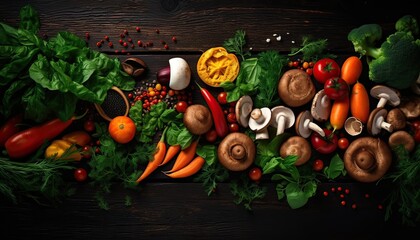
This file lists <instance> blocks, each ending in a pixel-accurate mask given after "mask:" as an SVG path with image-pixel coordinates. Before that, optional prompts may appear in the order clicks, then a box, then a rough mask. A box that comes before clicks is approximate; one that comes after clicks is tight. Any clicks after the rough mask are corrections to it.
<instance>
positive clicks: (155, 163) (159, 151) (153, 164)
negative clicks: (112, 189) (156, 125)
mask: <svg viewBox="0 0 420 240" xmlns="http://www.w3.org/2000/svg"><path fill="white" fill-rule="evenodd" d="M164 136H165V134H162V137H161V138H160V140H159V142H158V143H157V145H156V151H155V153H154V154H153V158H152V159H151V160H150V161H149V162H148V164H147V166H146V168H145V169H144V171H143V173H142V174H141V175H140V177H139V178H138V179H137V180H136V182H137V183H139V182H141V181H143V180H144V179H145V178H147V177H148V176H149V175H150V174H151V173H152V172H154V171H155V170H156V169H157V168H158V167H159V165H160V164H161V163H162V161H163V159H164V158H165V154H166V143H165V141H164Z"/></svg>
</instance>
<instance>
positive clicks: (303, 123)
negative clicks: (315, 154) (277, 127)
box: [295, 110, 325, 138]
mask: <svg viewBox="0 0 420 240" xmlns="http://www.w3.org/2000/svg"><path fill="white" fill-rule="evenodd" d="M295 128H296V133H297V134H298V135H299V136H301V137H304V138H308V137H309V136H310V135H311V133H312V131H315V132H317V133H319V135H320V136H322V137H325V132H324V130H322V128H321V127H320V126H318V125H317V124H316V123H314V122H313V118H312V115H311V113H310V112H309V111H308V110H305V111H303V112H301V113H300V114H299V115H298V117H297V119H296V125H295Z"/></svg>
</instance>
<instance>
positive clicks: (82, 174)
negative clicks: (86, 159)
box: [73, 168, 88, 182]
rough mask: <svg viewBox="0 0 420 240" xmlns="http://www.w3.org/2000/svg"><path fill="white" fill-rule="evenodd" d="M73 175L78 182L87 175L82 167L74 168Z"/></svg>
mask: <svg viewBox="0 0 420 240" xmlns="http://www.w3.org/2000/svg"><path fill="white" fill-rule="evenodd" d="M73 175H74V179H76V181H78V182H84V181H86V179H87V177H88V174H87V171H86V169H84V168H76V169H75V170H74V174H73Z"/></svg>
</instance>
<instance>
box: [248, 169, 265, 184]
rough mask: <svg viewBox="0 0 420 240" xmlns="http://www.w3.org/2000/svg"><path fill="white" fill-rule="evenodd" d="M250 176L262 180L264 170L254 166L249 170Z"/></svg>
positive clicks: (254, 179)
mask: <svg viewBox="0 0 420 240" xmlns="http://www.w3.org/2000/svg"><path fill="white" fill-rule="evenodd" d="M248 176H249V178H250V179H251V180H252V181H255V182H258V181H260V180H261V177H262V171H261V168H259V167H253V168H251V169H250V170H249V172H248Z"/></svg>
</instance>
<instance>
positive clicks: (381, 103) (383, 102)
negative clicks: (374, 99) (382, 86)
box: [376, 94, 388, 108]
mask: <svg viewBox="0 0 420 240" xmlns="http://www.w3.org/2000/svg"><path fill="white" fill-rule="evenodd" d="M379 97H380V99H379V102H378V104H377V105H376V107H377V108H380V107H385V105H386V103H387V102H388V98H387V97H388V95H387V94H379Z"/></svg>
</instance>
